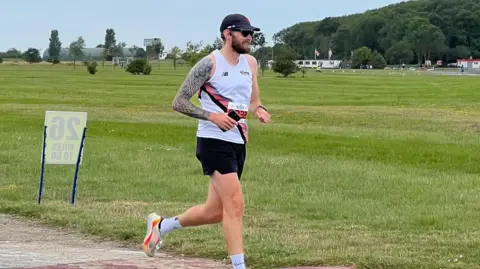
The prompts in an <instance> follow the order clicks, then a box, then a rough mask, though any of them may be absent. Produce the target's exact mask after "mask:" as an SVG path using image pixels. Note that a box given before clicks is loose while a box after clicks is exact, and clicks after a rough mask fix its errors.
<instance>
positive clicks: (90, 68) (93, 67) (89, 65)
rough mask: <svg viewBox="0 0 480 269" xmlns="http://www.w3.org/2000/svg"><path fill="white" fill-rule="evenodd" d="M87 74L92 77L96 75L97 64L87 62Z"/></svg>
mask: <svg viewBox="0 0 480 269" xmlns="http://www.w3.org/2000/svg"><path fill="white" fill-rule="evenodd" d="M86 66H87V71H88V73H90V74H92V75H94V74H95V73H97V62H94V61H89V62H87V64H86Z"/></svg>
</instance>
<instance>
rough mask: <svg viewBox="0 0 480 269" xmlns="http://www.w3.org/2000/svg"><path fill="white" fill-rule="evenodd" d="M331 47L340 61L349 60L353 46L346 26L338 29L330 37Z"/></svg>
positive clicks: (349, 31)
mask: <svg viewBox="0 0 480 269" xmlns="http://www.w3.org/2000/svg"><path fill="white" fill-rule="evenodd" d="M332 45H333V46H332V47H333V51H335V55H338V56H339V57H340V58H341V59H342V60H348V59H350V57H351V53H350V52H351V51H352V49H353V44H352V32H351V30H350V27H349V26H348V25H342V26H340V27H338V29H337V31H336V32H335V33H334V34H333V36H332Z"/></svg>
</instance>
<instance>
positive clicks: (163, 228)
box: [158, 217, 183, 235]
mask: <svg viewBox="0 0 480 269" xmlns="http://www.w3.org/2000/svg"><path fill="white" fill-rule="evenodd" d="M158 226H160V227H159V228H160V234H161V235H165V234H167V233H169V232H171V231H173V230H178V229H181V228H183V227H182V225H181V224H180V222H178V218H177V217H171V218H168V219H164V220H162V221H161V222H160V224H159V225H158Z"/></svg>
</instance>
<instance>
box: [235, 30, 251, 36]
mask: <svg viewBox="0 0 480 269" xmlns="http://www.w3.org/2000/svg"><path fill="white" fill-rule="evenodd" d="M230 31H232V32H240V33H242V36H243V37H247V36H251V37H253V34H254V32H253V31H252V30H242V29H230Z"/></svg>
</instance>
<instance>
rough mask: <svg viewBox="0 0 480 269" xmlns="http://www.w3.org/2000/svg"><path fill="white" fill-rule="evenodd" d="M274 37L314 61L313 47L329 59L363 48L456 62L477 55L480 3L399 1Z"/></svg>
mask: <svg viewBox="0 0 480 269" xmlns="http://www.w3.org/2000/svg"><path fill="white" fill-rule="evenodd" d="M274 39H275V40H276V42H277V43H284V44H286V45H288V46H290V47H291V48H292V49H293V50H294V51H295V52H296V53H297V54H299V57H298V59H305V57H306V58H309V59H313V57H314V54H313V53H314V49H315V48H317V49H318V50H319V51H320V53H321V55H322V57H326V55H327V52H328V49H329V48H332V51H333V55H332V59H343V60H349V59H350V57H351V52H352V51H354V50H356V49H357V48H361V47H363V46H365V47H368V48H369V49H371V50H372V51H377V52H378V53H380V54H382V56H383V57H384V58H386V59H387V61H388V63H390V64H399V63H403V62H404V63H405V64H409V63H419V62H420V63H423V62H424V61H425V60H431V61H432V62H433V61H435V60H443V61H444V62H445V63H448V62H455V61H456V60H457V59H458V58H468V57H471V56H472V57H478V56H480V2H479V1H478V0H422V1H408V2H402V3H398V4H393V5H389V6H386V7H383V8H379V9H375V10H369V11H367V12H365V13H362V14H354V15H350V16H343V17H330V18H325V19H323V20H321V21H313V22H311V21H310V22H303V23H298V24H295V25H292V26H290V27H288V28H285V29H283V30H281V31H280V32H278V33H276V34H275V35H274ZM397 44H401V45H398V46H397Z"/></svg>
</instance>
